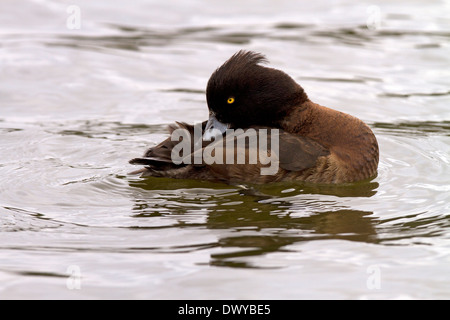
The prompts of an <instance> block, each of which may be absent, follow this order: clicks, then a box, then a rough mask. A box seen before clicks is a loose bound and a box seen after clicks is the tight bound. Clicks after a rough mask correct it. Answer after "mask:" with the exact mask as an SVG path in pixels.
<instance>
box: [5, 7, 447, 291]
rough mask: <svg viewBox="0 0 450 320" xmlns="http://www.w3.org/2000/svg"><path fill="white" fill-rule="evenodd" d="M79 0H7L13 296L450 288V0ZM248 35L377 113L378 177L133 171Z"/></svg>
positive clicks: (192, 108) (192, 118)
mask: <svg viewBox="0 0 450 320" xmlns="http://www.w3.org/2000/svg"><path fill="white" fill-rule="evenodd" d="M71 4H72V3H71V2H69V1H50V0H40V1H37V0H35V1H32V0H21V1H16V0H15V1H3V2H2V3H1V4H0V12H1V13H0V40H1V41H0V79H1V81H0V136H1V139H0V298H1V299H17V298H40V299H43V298H44V299H45V298H49V299H50V298H59V299H79V298H88V299H89V298H93V299H99V298H101V299H115V298H135V299H174V298H177V299H184V298H189V299H302V298H307V299H308V298H322V299H323V298H335V299H372V298H388V299H391V298H400V299H401V298H416V299H436V298H438V299H443V298H449V297H450V274H449V267H450V232H449V227H450V169H449V168H450V91H449V88H450V68H449V67H450V50H449V47H450V45H449V43H450V41H449V40H450V20H449V17H450V3H449V2H448V1H433V2H431V1H415V2H411V3H409V4H407V5H406V4H392V3H391V2H390V1H377V2H370V3H365V2H359V1H358V2H356V1H345V0H340V1H325V0H320V1H315V2H314V3H311V4H307V5H305V4H303V5H300V4H298V2H295V1H276V2H275V1H266V2H265V5H260V4H259V2H258V4H257V2H256V1H245V2H242V1H228V2H227V3H226V4H223V3H222V2H219V1H208V5H205V3H204V2H201V1H195V0H191V1H183V2H181V1H179V2H176V3H175V4H173V3H171V2H167V3H164V4H162V3H161V2H159V1H144V0H134V1H132V2H129V1H128V2H127V3H126V4H125V3H123V4H117V3H114V4H110V3H109V2H108V1H95V4H94V3H92V1H78V6H79V8H80V12H81V28H80V29H70V28H68V25H67V19H68V17H69V15H70V14H69V13H68V12H67V11H66V10H67V7H68V6H69V5H71ZM374 6H375V7H374ZM374 10H375V11H374ZM374 14H375V16H373V15H374ZM377 14H378V16H377ZM374 19H375V20H374ZM377 19H378V20H377ZM240 49H248V50H255V51H259V52H262V53H264V54H265V55H266V56H267V57H268V59H269V60H270V61H271V65H272V66H274V67H276V68H280V69H282V70H284V71H286V72H287V73H289V74H290V75H291V76H292V77H293V78H294V79H295V80H296V81H298V82H299V83H300V84H301V85H302V86H303V87H304V88H305V90H306V92H307V93H308V95H309V97H310V98H311V99H312V100H313V101H315V102H317V103H319V104H322V105H325V106H328V107H332V108H335V109H338V110H340V111H343V112H347V113H350V114H352V115H355V116H357V117H359V118H361V119H362V120H364V121H365V122H367V123H368V124H369V125H370V126H371V128H372V129H373V131H374V132H375V134H376V136H377V138H378V142H379V145H380V153H381V158H380V165H379V173H378V176H377V177H376V178H375V179H374V180H372V181H370V182H364V183H358V184H354V185H350V186H345V187H323V186H313V185H306V184H271V185H264V186H249V185H247V186H243V185H225V184H218V183H209V182H200V181H189V180H170V179H158V178H149V179H141V178H139V177H133V176H129V175H127V173H128V172H129V171H131V170H133V169H134V168H133V167H132V166H130V165H128V160H129V159H131V158H133V157H136V156H140V155H141V154H142V153H143V152H144V150H145V149H146V148H148V147H150V146H153V145H155V144H156V143H158V142H159V141H161V139H163V138H165V137H166V136H167V133H166V126H167V125H168V124H170V123H173V122H174V121H177V120H182V121H186V122H189V123H198V122H201V121H204V120H205V119H206V118H207V109H206V101H205V87H206V83H207V80H208V78H209V76H210V74H211V73H212V72H213V71H214V70H215V68H216V67H218V66H219V65H220V64H221V63H223V61H225V60H226V59H227V58H229V57H230V56H231V55H232V54H233V53H234V52H236V51H238V50H240Z"/></svg>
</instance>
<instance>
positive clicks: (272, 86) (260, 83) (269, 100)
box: [206, 51, 308, 132]
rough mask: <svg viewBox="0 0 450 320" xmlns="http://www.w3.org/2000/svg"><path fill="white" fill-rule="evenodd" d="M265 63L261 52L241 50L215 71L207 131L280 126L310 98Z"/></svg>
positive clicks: (210, 84)
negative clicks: (264, 64)
mask: <svg viewBox="0 0 450 320" xmlns="http://www.w3.org/2000/svg"><path fill="white" fill-rule="evenodd" d="M266 62H267V60H266V58H265V57H264V56H263V55H261V54H259V53H255V52H252V51H239V52H237V53H236V54H234V55H233V56H232V57H231V58H230V59H228V60H227V61H226V62H225V63H224V64H223V65H222V66H221V67H219V68H218V69H217V70H216V71H214V73H213V74H212V75H211V78H210V79H209V81H208V85H207V89H206V100H207V103H208V108H209V112H210V119H209V121H208V124H207V129H211V128H216V129H219V130H220V131H222V132H223V131H224V130H225V129H226V128H248V127H249V126H268V127H279V123H280V122H281V120H283V119H284V118H285V117H286V116H287V115H288V114H289V111H290V110H291V109H292V108H294V107H295V106H298V105H300V104H301V103H303V102H304V101H306V100H307V99H308V98H307V95H306V93H305V92H304V90H303V88H302V87H301V86H300V85H298V84H297V83H296V82H295V81H294V80H293V79H292V78H291V77H290V76H288V75H287V74H286V73H284V72H283V71H280V70H277V69H273V68H268V67H265V66H262V65H261V64H262V63H266Z"/></svg>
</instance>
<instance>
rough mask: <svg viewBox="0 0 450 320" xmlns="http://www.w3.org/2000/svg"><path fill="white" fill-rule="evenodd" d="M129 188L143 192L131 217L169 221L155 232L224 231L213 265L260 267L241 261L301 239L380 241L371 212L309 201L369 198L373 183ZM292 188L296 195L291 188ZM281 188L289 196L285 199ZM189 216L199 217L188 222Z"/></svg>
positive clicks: (143, 184) (169, 183)
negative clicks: (318, 195) (324, 196)
mask: <svg viewBox="0 0 450 320" xmlns="http://www.w3.org/2000/svg"><path fill="white" fill-rule="evenodd" d="M130 186H131V187H133V188H140V189H143V190H145V192H144V193H142V194H139V193H138V197H139V198H138V199H136V200H135V205H134V207H133V212H134V214H133V216H134V217H136V218H140V219H142V218H144V219H152V218H155V217H159V218H160V219H164V218H167V219H168V220H170V221H171V222H172V224H170V225H168V224H165V225H161V224H159V225H156V226H155V227H154V228H168V227H169V228H207V229H214V230H224V231H227V232H224V233H223V235H221V233H219V235H221V236H219V238H218V239H217V242H216V243H215V244H213V245H212V246H214V247H220V248H223V249H225V248H228V250H226V253H219V254H212V255H211V261H210V263H211V265H216V266H227V267H253V268H258V267H259V266H257V265H249V264H248V263H247V262H245V258H246V257H248V256H255V255H264V254H267V253H270V252H275V251H278V250H283V249H282V248H283V247H285V246H287V245H289V244H293V243H296V242H300V241H311V240H320V239H322V240H323V239H344V240H351V241H362V242H368V243H377V242H378V241H379V240H378V238H377V234H376V231H375V226H374V224H376V218H374V217H373V216H372V214H373V212H368V211H360V210H351V209H344V208H341V206H340V205H339V203H338V202H336V201H320V200H317V199H315V198H314V197H312V198H308V196H309V195H312V196H314V194H315V193H317V192H318V191H323V192H324V194H327V195H334V196H339V197H343V196H349V197H371V196H373V195H374V194H375V193H376V191H375V189H376V188H377V187H378V183H375V182H372V183H370V182H367V183H359V184H355V185H352V186H348V187H342V186H341V187H340V188H339V187H330V186H327V187H325V186H323V187H322V189H320V188H319V187H317V186H314V187H312V186H304V185H300V186H299V184H297V185H295V184H292V185H290V186H286V185H281V184H279V185H278V186H277V185H272V186H265V187H260V186H253V187H250V188H248V187H244V189H242V187H243V186H241V187H240V188H239V187H238V188H237V189H236V188H233V187H231V186H226V185H221V184H210V183H209V182H207V183H205V182H200V181H186V180H181V181H178V180H171V179H165V178H148V179H143V180H132V181H130ZM294 186H295V187H297V189H298V190H300V191H297V189H294V188H292V187H294ZM220 187H226V189H222V188H220ZM287 187H288V188H287ZM160 188H161V189H160ZM210 188H211V189H210ZM217 188H220V189H217ZM285 190H287V193H288V194H289V195H288V196H283V194H282V192H283V191H285ZM333 190H334V191H335V193H334V192H333ZM148 191H149V192H148ZM266 191H270V194H266V193H265V192H266ZM280 192H281V193H280ZM275 194H278V195H275ZM148 198H151V200H147V199H148ZM172 199H173V200H172ZM329 207H334V210H332V211H327V210H326V208H329ZM185 215H186V216H187V217H185ZM190 215H194V216H195V215H197V217H195V218H193V221H192V222H190V221H189V216H190ZM198 215H206V219H201V221H199V220H198ZM175 217H176V218H175ZM210 245H211V244H210ZM242 258H244V259H242Z"/></svg>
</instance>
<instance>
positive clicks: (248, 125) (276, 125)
mask: <svg viewBox="0 0 450 320" xmlns="http://www.w3.org/2000/svg"><path fill="white" fill-rule="evenodd" d="M267 64H268V60H267V58H266V57H265V56H264V55H263V54H261V53H258V52H254V51H247V50H240V51H238V52H237V53H235V54H233V55H232V56H231V58H229V59H228V60H226V61H225V63H223V64H222V65H221V66H220V67H218V68H217V69H216V70H215V71H214V72H213V73H212V75H211V77H210V78H209V81H208V83H207V87H206V102H207V107H208V111H209V118H208V120H205V121H203V122H201V123H199V124H196V125H192V124H187V123H185V122H176V123H175V124H172V125H170V126H169V127H168V131H169V135H170V136H169V137H168V138H167V139H165V140H163V141H162V142H161V143H159V144H158V145H156V146H154V147H151V148H149V149H148V150H147V151H146V152H145V153H144V155H143V156H142V157H138V158H134V159H132V160H130V161H129V163H130V164H133V165H140V166H143V167H142V168H140V169H139V170H136V171H133V172H131V174H141V176H142V177H165V178H174V179H196V180H205V181H213V182H224V183H228V184H236V183H249V184H266V183H271V182H285V181H286V182H306V183H313V184H332V185H336V184H348V183H355V182H360V181H364V180H372V179H373V178H375V177H376V175H377V169H378V162H379V148H378V142H377V139H376V137H375V135H374V133H373V132H372V130H371V129H370V127H369V126H368V125H367V124H366V123H364V122H363V121H362V120H360V119H358V118H356V117H354V116H351V115H349V114H346V113H344V112H341V111H338V110H335V109H331V108H328V107H325V106H322V105H319V104H317V103H314V102H313V101H311V100H310V99H309V97H308V95H307V94H306V92H305V91H304V89H303V88H302V87H301V86H300V85H299V84H298V83H297V82H296V81H295V80H294V79H293V78H292V77H290V76H289V75H288V74H286V73H285V72H283V71H281V70H278V69H275V68H271V67H269V66H267ZM238 142H242V143H238ZM252 155H256V156H253V157H251V156H252ZM240 156H242V157H241V159H239V157H240ZM239 160H240V161H239ZM264 170H265V171H264Z"/></svg>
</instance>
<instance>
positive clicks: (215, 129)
mask: <svg viewBox="0 0 450 320" xmlns="http://www.w3.org/2000/svg"><path fill="white" fill-rule="evenodd" d="M229 127H230V125H229V124H227V123H222V122H220V121H219V120H217V118H216V116H215V115H214V114H213V113H210V114H209V119H208V122H207V123H206V127H205V132H204V133H203V140H211V138H212V137H217V136H221V135H223V134H224V133H225V132H226V131H227V129H228V128H229Z"/></svg>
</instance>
